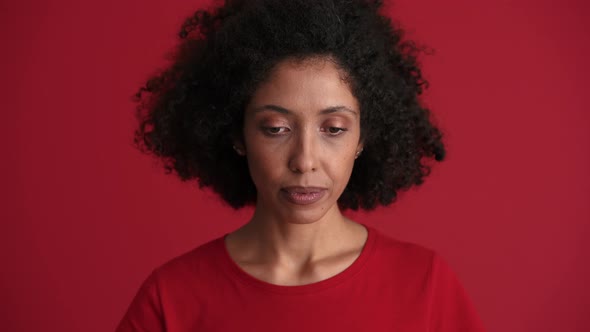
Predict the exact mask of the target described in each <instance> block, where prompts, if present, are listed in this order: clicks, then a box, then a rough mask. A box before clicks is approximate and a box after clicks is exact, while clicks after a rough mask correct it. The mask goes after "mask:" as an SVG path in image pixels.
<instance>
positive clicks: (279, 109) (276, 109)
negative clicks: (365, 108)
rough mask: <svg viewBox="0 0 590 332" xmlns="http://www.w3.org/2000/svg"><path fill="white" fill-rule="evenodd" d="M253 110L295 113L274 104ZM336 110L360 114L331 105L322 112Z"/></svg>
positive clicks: (334, 111)
mask: <svg viewBox="0 0 590 332" xmlns="http://www.w3.org/2000/svg"><path fill="white" fill-rule="evenodd" d="M253 111H254V113H258V112H262V111H274V112H278V113H281V114H293V111H291V110H288V109H286V108H284V107H281V106H277V105H272V104H270V105H264V106H260V107H256V108H255V109H254V110H253ZM336 112H349V113H352V114H354V116H358V112H357V111H355V110H352V109H350V108H348V107H346V106H330V107H328V108H325V109H323V110H321V111H320V114H331V113H336Z"/></svg>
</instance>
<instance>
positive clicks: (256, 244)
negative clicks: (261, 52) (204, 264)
mask: <svg viewBox="0 0 590 332" xmlns="http://www.w3.org/2000/svg"><path fill="white" fill-rule="evenodd" d="M243 132H244V135H243V138H244V140H243V141H236V142H235V146H236V151H237V152H238V153H239V154H240V155H243V156H245V157H246V158H247V160H248V166H249V170H250V175H251V177H252V180H253V182H254V184H255V185H256V188H257V202H256V209H255V212H254V215H253V217H252V219H251V220H250V221H249V222H248V223H247V224H246V225H245V226H243V227H242V228H240V229H238V230H236V231H235V232H233V233H231V234H229V235H228V237H227V238H226V246H227V248H228V251H229V252H230V256H231V257H232V258H233V259H234V261H236V263H237V264H238V265H240V266H241V267H242V269H244V270H245V271H246V272H248V273H249V274H251V275H253V276H254V277H256V278H258V279H261V280H263V281H267V282H270V283H273V284H277V285H301V284H309V283H312V282H317V281H320V280H324V279H327V278H329V277H331V276H334V275H336V274H338V273H340V272H342V271H343V270H344V269H346V268H347V267H348V266H350V264H352V262H353V261H354V260H355V259H356V258H357V257H358V255H359V254H360V252H361V250H362V248H363V246H364V243H365V242H366V238H367V232H366V229H365V228H364V227H363V226H362V225H359V224H358V223H356V222H353V221H351V220H349V219H347V218H345V217H344V216H343V215H342V214H341V212H340V209H339V208H338V205H337V200H338V197H340V195H341V194H342V192H343V191H344V188H345V187H346V184H347V183H348V180H349V179H350V175H351V173H352V168H353V166H354V161H355V158H356V156H357V155H358V153H359V152H360V151H361V150H362V142H361V140H360V110H359V105H358V101H357V99H356V98H355V97H354V96H353V94H352V92H351V90H350V87H349V86H348V84H347V83H346V82H344V81H343V80H342V72H341V71H340V70H339V69H338V68H337V67H336V66H335V65H334V63H333V62H331V61H329V60H327V59H326V58H311V59H306V60H305V61H303V62H295V61H294V60H284V61H282V62H281V63H279V64H278V65H277V66H276V67H275V68H274V70H273V71H272V73H271V75H270V77H269V79H268V80H267V81H266V82H265V83H263V84H262V85H261V86H260V87H259V88H258V90H257V91H256V93H255V94H254V96H253V97H252V99H251V101H250V103H249V105H248V106H247V108H246V110H245V116H244V131H243ZM293 187H306V189H301V188H298V189H294V188H293ZM309 187H314V188H315V189H309ZM308 190H311V191H314V192H320V193H321V194H322V195H321V198H320V199H319V200H317V201H314V202H313V203H311V204H301V202H299V203H297V202H293V200H291V199H290V198H292V197H293V196H296V197H298V194H296V193H299V192H300V191H304V192H307V191H308Z"/></svg>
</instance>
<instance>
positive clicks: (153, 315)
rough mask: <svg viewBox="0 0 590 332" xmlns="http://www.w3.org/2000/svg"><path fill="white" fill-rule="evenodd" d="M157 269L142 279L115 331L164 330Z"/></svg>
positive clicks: (144, 331) (155, 331)
mask: <svg viewBox="0 0 590 332" xmlns="http://www.w3.org/2000/svg"><path fill="white" fill-rule="evenodd" d="M165 330H166V329H165V327H164V319H163V313H162V306H161V300H160V291H159V287H158V279H157V269H156V270H154V271H152V273H151V274H150V275H149V276H148V277H147V278H146V279H145V280H144V282H143V283H142V284H141V286H140V288H139V290H138V291H137V294H136V295H135V297H134V298H133V300H132V301H131V304H130V305H129V308H128V309H127V312H126V313H125V315H124V316H123V319H122V320H121V321H120V322H119V325H118V326H117V329H116V330H115V331H116V332H164V331H165Z"/></svg>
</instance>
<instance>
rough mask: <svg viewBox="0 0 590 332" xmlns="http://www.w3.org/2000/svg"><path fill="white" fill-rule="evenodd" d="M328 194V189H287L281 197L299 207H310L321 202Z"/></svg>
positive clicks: (282, 192) (282, 191)
mask: <svg viewBox="0 0 590 332" xmlns="http://www.w3.org/2000/svg"><path fill="white" fill-rule="evenodd" d="M325 194H326V188H319V187H285V188H282V189H281V195H282V196H283V197H284V198H285V199H286V200H287V201H289V202H291V203H293V204H297V205H309V204H313V203H315V202H317V201H319V200H320V199H321V198H322V197H324V195H325Z"/></svg>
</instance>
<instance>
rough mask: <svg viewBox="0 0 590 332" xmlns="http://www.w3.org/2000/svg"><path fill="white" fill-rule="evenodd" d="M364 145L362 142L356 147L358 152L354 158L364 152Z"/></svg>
mask: <svg viewBox="0 0 590 332" xmlns="http://www.w3.org/2000/svg"><path fill="white" fill-rule="evenodd" d="M363 149H364V146H363V144H362V143H360V144H359V146H358V147H357V148H356V154H355V155H354V159H356V158H358V157H359V156H360V155H361V153H362V152H363Z"/></svg>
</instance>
